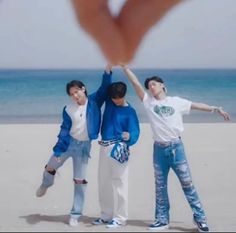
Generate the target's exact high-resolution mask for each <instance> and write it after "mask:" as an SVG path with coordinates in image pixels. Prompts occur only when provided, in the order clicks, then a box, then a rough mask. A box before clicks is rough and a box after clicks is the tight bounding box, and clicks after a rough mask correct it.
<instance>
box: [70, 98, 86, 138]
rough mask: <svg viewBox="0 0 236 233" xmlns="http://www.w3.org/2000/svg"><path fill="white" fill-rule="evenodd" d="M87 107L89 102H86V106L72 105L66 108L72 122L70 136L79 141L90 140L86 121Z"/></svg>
mask: <svg viewBox="0 0 236 233" xmlns="http://www.w3.org/2000/svg"><path fill="white" fill-rule="evenodd" d="M87 105H88V101H86V103H85V105H78V104H77V103H72V104H70V105H67V106H66V112H67V113H68V115H69V116H70V118H71V120H72V126H71V130H70V135H71V137H73V138H75V139H77V140H79V141H87V140H89V136H88V130H87V121H86V110H87Z"/></svg>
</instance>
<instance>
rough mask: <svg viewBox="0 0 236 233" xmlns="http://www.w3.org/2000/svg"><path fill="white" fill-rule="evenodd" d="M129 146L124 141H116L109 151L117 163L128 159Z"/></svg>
mask: <svg viewBox="0 0 236 233" xmlns="http://www.w3.org/2000/svg"><path fill="white" fill-rule="evenodd" d="M129 155H130V151H129V146H128V145H127V144H126V143H125V142H118V143H116V144H115V145H114V147H113V148H112V151H111V157H112V158H113V159H115V160H117V161H118V162H119V163H125V162H127V161H128V160H129Z"/></svg>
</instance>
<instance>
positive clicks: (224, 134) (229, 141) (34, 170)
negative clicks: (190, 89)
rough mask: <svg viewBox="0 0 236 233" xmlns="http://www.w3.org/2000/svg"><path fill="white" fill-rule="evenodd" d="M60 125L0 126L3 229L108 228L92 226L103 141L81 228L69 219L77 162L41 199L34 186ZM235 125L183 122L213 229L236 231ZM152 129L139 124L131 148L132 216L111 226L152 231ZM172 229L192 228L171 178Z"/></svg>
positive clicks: (91, 167) (189, 155)
mask: <svg viewBox="0 0 236 233" xmlns="http://www.w3.org/2000/svg"><path fill="white" fill-rule="evenodd" d="M58 131H59V125H57V124H25V125H17V124H11V125H7V124H6V125H4V124H3V125H0V142H1V146H0V156H1V163H0V171H1V177H0V190H1V194H0V195H1V198H0V231H26V232H29V231H84V232H85V231H91V232H92V231H110V229H109V230H108V229H106V228H105V226H93V225H91V221H92V220H94V218H96V217H98V216H99V205H98V191H97V168H98V153H99V145H98V144H97V141H94V142H93V147H92V152H91V156H92V158H91V160H90V163H89V167H88V182H89V183H88V189H87V196H86V202H85V209H84V216H83V217H82V218H81V221H80V222H79V225H78V226H77V227H74V228H73V227H70V226H69V225H68V224H67V221H68V213H69V211H70V208H71V205H72V196H73V181H72V164H71V161H70V160H68V161H67V163H66V164H65V165H64V166H63V167H62V168H61V169H59V171H58V173H57V175H56V180H55V185H54V186H53V187H52V188H51V189H49V190H48V193H47V194H46V195H45V196H44V197H42V198H36V196H35V191H36V189H37V188H38V186H39V185H40V183H41V178H42V172H43V169H44V166H45V164H46V162H47V161H48V159H49V156H50V154H51V153H52V147H53V146H54V143H55V142H56V140H57V138H56V136H57V134H58ZM235 138H236V124H231V123H217V124H185V131H184V133H183V141H184V144H185V149H186V154H187V158H188V161H189V164H190V168H191V172H192V177H193V181H194V184H195V186H196V188H197V190H198V193H199V196H200V199H201V201H202V203H203V206H204V208H205V211H206V214H207V217H208V223H209V227H210V230H211V231H231V232H232V231H236V211H235V208H236V198H235V197H236V180H235V177H236V175H235V164H236V153H235V144H236V142H235ZM152 144H153V140H152V133H151V130H150V127H149V125H148V124H141V136H140V139H139V141H138V143H137V144H136V145H134V146H133V147H131V153H132V154H131V158H130V161H129V163H130V167H129V221H128V224H127V226H125V227H122V228H119V229H115V230H114V231H148V230H147V226H148V224H149V223H151V222H152V221H153V218H154V207H155V203H154V196H155V194H154V176H153V167H152ZM169 197H170V204H171V211H170V217H171V219H170V229H169V230H168V231H170V232H176V231H177V232H189V231H191V232H195V231H196V228H195V226H194V225H193V223H192V213H191V210H190V207H189V206H188V203H187V201H186V200H185V197H184V195H183V192H182V190H181V187H180V184H179V182H178V180H177V178H176V176H175V175H174V173H173V172H172V171H171V172H170V176H169Z"/></svg>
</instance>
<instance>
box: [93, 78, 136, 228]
mask: <svg viewBox="0 0 236 233" xmlns="http://www.w3.org/2000/svg"><path fill="white" fill-rule="evenodd" d="M126 90H127V86H126V84H125V83H123V82H114V83H112V84H110V86H109V88H108V93H107V99H106V104H105V110H104V114H103V120H102V127H101V136H102V140H101V141H99V144H100V145H101V147H100V158H99V168H98V187H99V188H98V189H99V204H100V208H101V215H100V218H98V219H96V220H94V221H93V224H94V225H100V224H107V225H106V226H107V227H109V228H116V227H120V226H123V225H125V224H126V221H127V218H128V159H129V147H130V146H132V145H134V144H135V143H136V142H137V140H138V137H139V133H140V129H139V121H138V117H137V114H136V112H135V110H134V109H133V108H132V107H131V105H130V104H129V103H128V102H127V101H126V100H125V94H126ZM115 200H116V201H117V203H115Z"/></svg>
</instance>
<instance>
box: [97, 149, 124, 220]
mask: <svg viewBox="0 0 236 233" xmlns="http://www.w3.org/2000/svg"><path fill="white" fill-rule="evenodd" d="M113 146H114V145H110V146H107V147H104V146H101V147H100V158H99V168H98V189H99V203H100V208H101V218H102V219H103V220H106V221H109V220H111V219H116V220H118V221H119V222H120V223H121V224H126V220H127V218H128V163H127V162H126V163H123V164H121V163H119V162H118V161H116V160H115V159H113V158H111V157H110V153H111V150H112V148H113Z"/></svg>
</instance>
